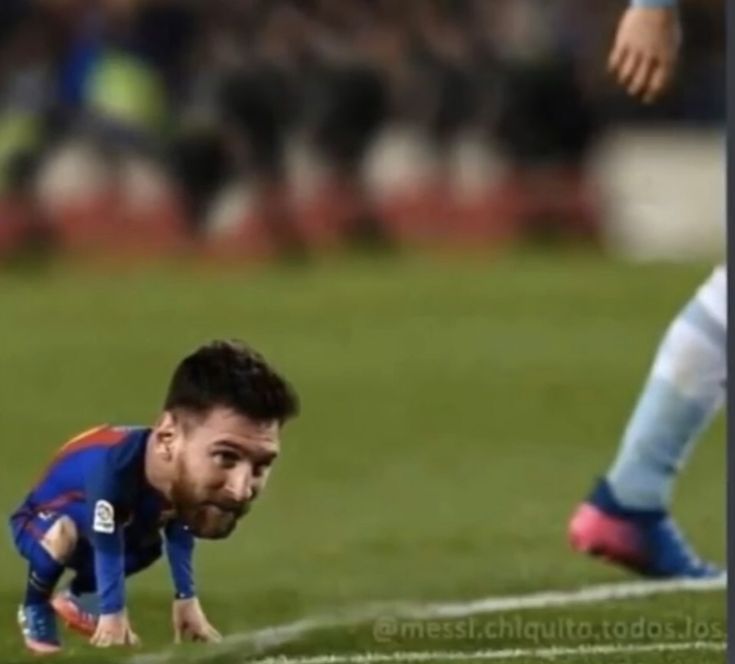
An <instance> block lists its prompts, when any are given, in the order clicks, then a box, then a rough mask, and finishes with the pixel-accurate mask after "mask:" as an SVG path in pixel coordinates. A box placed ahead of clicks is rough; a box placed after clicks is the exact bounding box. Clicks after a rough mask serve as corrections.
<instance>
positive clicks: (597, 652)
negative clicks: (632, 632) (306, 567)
mask: <svg viewBox="0 0 735 664" xmlns="http://www.w3.org/2000/svg"><path fill="white" fill-rule="evenodd" d="M725 647H726V645H725V644H724V643H720V642H715V641H691V642H685V643H646V644H640V645H609V646H597V645H584V646H578V647H576V648H560V647H552V648H535V649H534V648H529V649H522V648H517V649H508V650H475V651H468V652H462V651H461V650H450V651H433V650H430V651H423V652H422V651H417V652H392V653H378V652H366V653H344V654H333V655H314V656H310V657H286V656H280V657H267V658H265V659H257V660H251V662H252V664H382V663H384V662H449V661H455V660H461V661H478V662H488V661H493V660H503V659H520V658H524V659H542V660H543V659H546V660H554V659H558V658H560V657H581V656H584V655H587V656H594V657H602V656H605V655H634V654H635V655H642V654H645V653H661V652H691V651H700V652H703V651H704V652H723V651H724V650H725Z"/></svg>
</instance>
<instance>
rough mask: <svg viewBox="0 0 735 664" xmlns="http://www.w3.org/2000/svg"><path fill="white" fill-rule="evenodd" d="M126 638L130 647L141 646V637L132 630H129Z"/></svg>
mask: <svg viewBox="0 0 735 664" xmlns="http://www.w3.org/2000/svg"><path fill="white" fill-rule="evenodd" d="M126 637H127V638H126V641H127V643H128V645H131V646H139V645H140V637H139V636H138V635H137V634H136V633H135V632H133V631H132V630H128V633H127V635H126Z"/></svg>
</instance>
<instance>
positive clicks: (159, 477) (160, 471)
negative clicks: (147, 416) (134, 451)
mask: <svg viewBox="0 0 735 664" xmlns="http://www.w3.org/2000/svg"><path fill="white" fill-rule="evenodd" d="M155 437H156V431H155V429H151V432H150V433H149V434H148V440H146V444H145V479H146V481H147V482H148V484H149V485H150V486H152V487H153V488H154V489H155V490H156V491H158V493H160V494H161V495H162V496H163V497H164V498H165V499H166V500H170V499H171V479H170V477H169V472H168V468H167V467H166V466H164V465H163V464H162V463H161V460H160V459H159V458H158V456H157V455H156V441H155Z"/></svg>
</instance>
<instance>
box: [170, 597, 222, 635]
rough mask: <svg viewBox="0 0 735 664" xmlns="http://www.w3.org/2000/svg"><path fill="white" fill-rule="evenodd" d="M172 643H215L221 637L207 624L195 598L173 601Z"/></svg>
mask: <svg viewBox="0 0 735 664" xmlns="http://www.w3.org/2000/svg"><path fill="white" fill-rule="evenodd" d="M173 623H174V641H175V642H176V643H181V642H182V641H203V642H206V643H217V642H219V641H221V640H222V635H221V634H220V633H219V632H218V631H217V630H216V629H215V628H214V627H212V625H210V624H209V621H208V620H207V617H206V616H205V615H204V611H203V610H202V606H201V604H200V603H199V600H198V599H197V598H196V597H192V598H191V599H177V600H174V607H173Z"/></svg>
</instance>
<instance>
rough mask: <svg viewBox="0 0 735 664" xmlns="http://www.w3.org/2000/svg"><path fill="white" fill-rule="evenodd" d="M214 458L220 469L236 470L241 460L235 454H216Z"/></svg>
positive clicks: (213, 455)
mask: <svg viewBox="0 0 735 664" xmlns="http://www.w3.org/2000/svg"><path fill="white" fill-rule="evenodd" d="M212 458H213V459H214V461H215V463H216V464H217V465H218V466H219V467H220V468H234V467H235V466H236V465H237V462H238V461H239V460H240V459H239V457H238V456H237V454H235V453H234V452H215V453H214V454H212Z"/></svg>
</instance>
